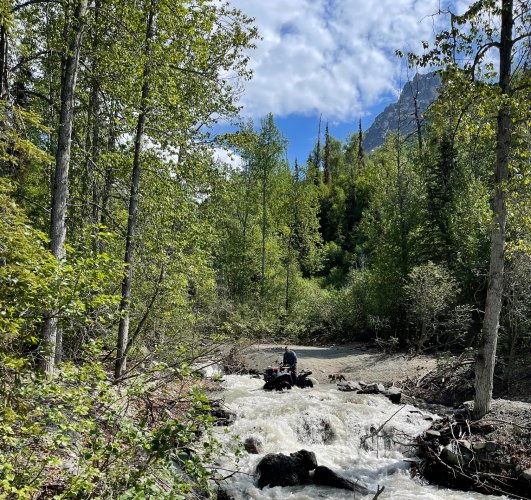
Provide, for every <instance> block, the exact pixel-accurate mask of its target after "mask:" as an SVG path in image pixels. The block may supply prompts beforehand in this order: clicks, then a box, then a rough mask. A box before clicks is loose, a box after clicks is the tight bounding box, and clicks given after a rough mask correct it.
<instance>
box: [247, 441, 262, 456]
mask: <svg viewBox="0 0 531 500" xmlns="http://www.w3.org/2000/svg"><path fill="white" fill-rule="evenodd" d="M243 447H244V448H245V451H246V452H247V453H250V454H253V455H258V454H259V453H262V449H263V448H264V445H263V443H262V441H261V439H260V438H257V437H248V438H247V439H246V440H245V441H244V442H243Z"/></svg>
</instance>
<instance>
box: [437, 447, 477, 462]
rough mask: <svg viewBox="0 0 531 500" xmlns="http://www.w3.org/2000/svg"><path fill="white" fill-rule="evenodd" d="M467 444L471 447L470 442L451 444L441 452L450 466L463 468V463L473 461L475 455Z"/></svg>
mask: <svg viewBox="0 0 531 500" xmlns="http://www.w3.org/2000/svg"><path fill="white" fill-rule="evenodd" d="M467 444H468V445H470V443H468V441H466V442H464V441H463V442H456V441H453V442H451V443H450V444H448V445H446V446H445V447H444V448H443V449H442V450H441V458H442V459H443V460H444V461H445V462H446V463H447V464H450V465H458V466H461V465H462V464H463V462H469V461H470V460H472V458H473V455H472V452H471V451H470V450H469V448H468V446H467Z"/></svg>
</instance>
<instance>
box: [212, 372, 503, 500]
mask: <svg viewBox="0 0 531 500" xmlns="http://www.w3.org/2000/svg"><path fill="white" fill-rule="evenodd" d="M224 378H225V382H224V383H223V386H224V399H225V405H226V407H227V408H228V409H229V410H230V411H232V412H234V413H235V414H236V417H237V418H236V421H235V423H234V424H233V425H231V426H230V427H229V432H227V431H226V430H225V429H224V428H223V429H219V430H218V438H219V440H221V441H222V442H223V443H224V446H225V452H224V454H223V456H222V457H221V459H220V462H219V466H220V467H221V468H224V469H227V470H236V469H237V470H239V471H241V472H243V474H240V473H238V474H235V475H233V476H232V477H231V478H229V479H227V480H226V481H225V484H224V487H225V490H226V492H227V493H228V494H229V495H231V496H233V497H234V498H236V499H237V500H240V499H278V500H284V499H290V500H303V499H311V498H330V499H349V500H351V499H352V498H354V496H353V493H352V492H350V491H346V490H339V489H335V488H329V487H324V486H312V485H310V486H294V487H275V488H269V487H266V488H264V489H262V490H260V489H258V488H257V487H256V486H255V485H254V478H253V476H252V474H253V473H254V471H255V468H256V465H257V464H258V462H259V461H260V459H261V458H262V457H263V456H264V455H265V454H267V453H285V454H289V453H292V452H295V451H298V450H300V449H303V448H304V449H307V450H311V451H313V452H314V453H315V455H316V457H317V462H318V464H319V465H325V466H327V467H329V468H331V469H333V470H334V471H335V472H337V473H338V474H340V475H341V476H343V477H345V478H347V479H350V480H353V481H356V480H359V481H360V482H361V483H363V484H364V485H365V486H367V487H369V489H370V490H374V491H376V488H377V486H378V485H380V486H385V491H384V493H382V494H381V495H380V497H379V499H381V500H384V499H404V500H405V499H422V500H431V499H444V500H454V499H455V500H468V499H485V498H488V497H487V496H485V495H481V494H478V493H467V492H460V491H451V490H447V489H438V488H437V487H435V486H430V485H426V484H424V483H423V482H422V481H421V480H420V479H418V478H417V479H414V478H412V477H411V474H410V470H409V467H410V465H411V463H410V462H408V461H407V458H408V456H411V455H413V454H414V453H413V452H412V448H411V447H410V446H407V443H408V442H411V441H412V440H413V439H412V438H413V437H415V436H417V435H419V434H421V433H422V432H423V431H424V430H426V429H428V428H429V427H430V426H431V423H432V421H433V419H436V418H438V417H437V416H435V415H432V414H429V413H428V412H426V411H420V410H418V409H416V408H414V407H413V406H409V405H405V406H404V405H394V404H392V403H391V402H390V401H389V400H388V399H387V398H385V397H383V396H378V395H362V394H353V393H349V392H340V391H338V390H337V388H336V387H335V385H333V384H330V385H328V384H322V385H317V386H316V387H315V388H313V389H298V388H293V389H292V390H290V391H285V392H280V393H279V392H274V391H273V392H266V391H263V390H261V388H262V386H263V383H264V382H263V380H259V379H256V378H252V377H250V376H238V375H227V376H225V377H224ZM402 406H403V408H402V409H401V410H400V411H399V412H398V413H396V415H394V416H393V417H392V415H393V414H394V413H395V412H396V411H397V410H398V409H400V408H401V407H402ZM390 417H392V418H391V419H390V420H389V422H388V423H387V424H386V425H385V426H384V428H383V429H382V431H381V432H380V436H381V437H379V438H368V439H367V440H366V441H365V448H366V449H363V448H362V447H361V446H360V442H361V440H362V438H363V437H364V436H366V435H368V434H369V433H370V429H371V427H373V428H376V429H377V428H379V427H380V426H381V425H382V424H383V423H384V422H386V421H387V420H388V419H389V418H390ZM385 435H387V436H392V437H393V440H394V441H399V443H396V442H393V440H391V439H389V438H386V437H385ZM248 437H255V438H259V439H260V440H261V441H262V443H263V451H262V453H261V454H260V455H252V454H248V453H247V452H245V451H243V453H241V454H239V453H238V448H240V450H241V443H242V442H243V441H244V440H245V439H246V438H248ZM238 442H239V443H240V446H239V447H238ZM401 443H405V444H406V445H404V444H401ZM238 455H239V457H238ZM226 474H229V473H228V472H226ZM372 497H373V495H368V496H365V497H364V498H372ZM356 498H362V497H361V496H360V495H359V494H357V495H356ZM490 498H494V497H490ZM497 498H500V497H497Z"/></svg>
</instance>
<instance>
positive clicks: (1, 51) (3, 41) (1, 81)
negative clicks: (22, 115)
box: [0, 24, 9, 99]
mask: <svg viewBox="0 0 531 500" xmlns="http://www.w3.org/2000/svg"><path fill="white" fill-rule="evenodd" d="M8 49H9V45H8V39H7V28H6V26H5V25H3V24H2V26H0V99H7V94H8V83H7V61H8V58H7V54H8Z"/></svg>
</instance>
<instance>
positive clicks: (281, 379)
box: [264, 366, 313, 391]
mask: <svg viewBox="0 0 531 500" xmlns="http://www.w3.org/2000/svg"><path fill="white" fill-rule="evenodd" d="M311 374H312V372H311V371H309V370H303V371H301V372H300V373H299V374H298V375H297V378H296V379H295V382H294V381H293V376H292V373H291V369H290V368H289V366H269V367H268V368H266V370H265V372H264V380H265V384H264V390H266V391H273V390H275V391H282V390H284V389H291V388H292V387H293V386H294V385H296V386H297V387H299V388H301V389H304V388H306V387H313V382H312V381H311V380H310V379H308V378H307V377H309V376H310V375H311Z"/></svg>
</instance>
